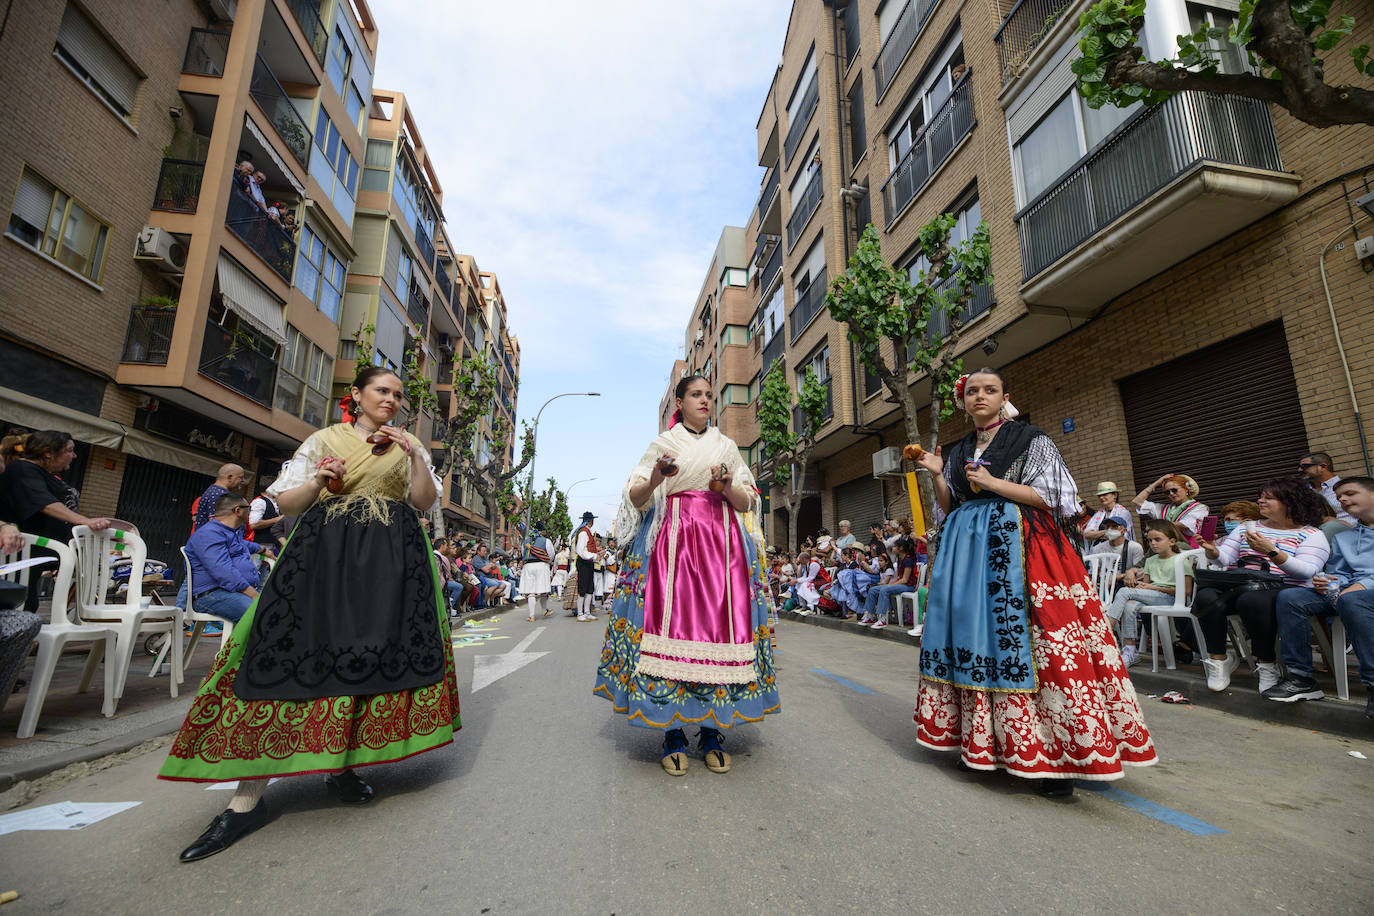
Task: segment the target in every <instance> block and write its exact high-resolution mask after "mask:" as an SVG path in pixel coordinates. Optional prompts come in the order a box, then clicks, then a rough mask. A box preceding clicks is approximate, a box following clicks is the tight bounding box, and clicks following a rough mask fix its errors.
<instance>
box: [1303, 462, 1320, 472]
mask: <svg viewBox="0 0 1374 916" xmlns="http://www.w3.org/2000/svg"><path fill="white" fill-rule="evenodd" d="M1316 466H1317V463H1316V462H1315V461H1309V462H1308V463H1307V464H1300V465H1298V470H1299V471H1305V470H1307V469H1308V468H1314V467H1316Z"/></svg>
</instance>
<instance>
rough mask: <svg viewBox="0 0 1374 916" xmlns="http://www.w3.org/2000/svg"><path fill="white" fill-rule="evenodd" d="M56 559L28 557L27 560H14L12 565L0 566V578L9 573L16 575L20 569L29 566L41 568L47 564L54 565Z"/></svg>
mask: <svg viewBox="0 0 1374 916" xmlns="http://www.w3.org/2000/svg"><path fill="white" fill-rule="evenodd" d="M56 562H57V557H29V558H28V559H27V560H15V561H14V562H13V563H5V564H3V565H0V576H8V575H9V574H10V573H17V572H19V571H20V570H21V569H28V568H29V567H31V566H43V565H44V564H47V563H56Z"/></svg>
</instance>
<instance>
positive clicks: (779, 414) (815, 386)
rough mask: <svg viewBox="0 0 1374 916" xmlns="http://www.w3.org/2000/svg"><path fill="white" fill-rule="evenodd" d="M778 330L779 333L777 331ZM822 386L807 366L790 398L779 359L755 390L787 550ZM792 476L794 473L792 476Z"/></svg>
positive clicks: (791, 547) (791, 548)
mask: <svg viewBox="0 0 1374 916" xmlns="http://www.w3.org/2000/svg"><path fill="white" fill-rule="evenodd" d="M779 333H781V332H779ZM826 393H827V391H826V387H825V385H822V384H821V381H820V379H818V378H817V377H816V372H815V370H813V369H812V368H811V367H810V366H807V367H806V372H805V373H804V374H803V376H802V386H801V391H800V392H798V393H797V394H796V396H795V398H794V396H793V392H792V386H790V385H788V384H787V375H786V370H785V369H784V368H783V364H782V361H781V360H779V361H777V362H775V363H773V365H772V366H770V367H769V369H768V372H767V374H766V375H764V377H763V384H762V385H761V386H760V389H759V438H760V439H761V440H762V441H763V449H764V455H765V458H764V461H765V463H766V465H767V466H769V467H771V476H770V478H769V481H768V493H769V495H770V496H771V497H774V498H779V497H780V498H781V500H782V504H783V508H785V509H786V510H787V552H788V554H789V555H791V554H793V553H795V552H796V550H797V506H798V504H799V503H800V502H801V486H802V483H801V482H802V481H803V480H805V479H806V463H807V460H808V459H809V458H810V457H811V448H812V447H813V446H814V445H815V444H816V431H817V430H818V429H820V427H821V422H822V417H823V415H824V413H825V397H826ZM794 402H795V403H796V404H797V405H799V406H800V407H801V416H802V429H801V430H800V431H798V432H794V431H793V429H792V406H793V403H794ZM794 475H795V476H794Z"/></svg>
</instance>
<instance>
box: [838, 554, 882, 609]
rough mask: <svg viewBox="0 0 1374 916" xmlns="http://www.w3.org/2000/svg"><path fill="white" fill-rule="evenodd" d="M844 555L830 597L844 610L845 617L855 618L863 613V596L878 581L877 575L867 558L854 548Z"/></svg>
mask: <svg viewBox="0 0 1374 916" xmlns="http://www.w3.org/2000/svg"><path fill="white" fill-rule="evenodd" d="M846 555H847V559H846V562H845V564H844V568H843V569H840V570H839V571H838V572H836V573H835V583H834V584H833V585H832V586H831V587H830V597H831V598H832V599H834V601H835V603H836V604H838V605H840V607H841V608H843V609H844V611H845V614H844V616H845V617H857V616H858V615H859V614H860V613H861V612H862V611H863V598H864V595H865V594H867V592H868V588H869V586H871V585H873V584H874V583H875V582H877V581H878V574H877V572H875V571H873V570H872V569H870V566H869V563H870V561H869V559H868V557H867V556H864V555H863V554H860V553H859V551H858V550H857V549H856V548H851V549H850V550H849V551H846Z"/></svg>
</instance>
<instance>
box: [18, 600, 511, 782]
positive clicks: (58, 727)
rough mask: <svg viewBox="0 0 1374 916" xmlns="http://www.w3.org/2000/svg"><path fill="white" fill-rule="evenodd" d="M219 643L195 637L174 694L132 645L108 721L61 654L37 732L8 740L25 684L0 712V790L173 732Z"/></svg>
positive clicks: (26, 669)
mask: <svg viewBox="0 0 1374 916" xmlns="http://www.w3.org/2000/svg"><path fill="white" fill-rule="evenodd" d="M512 607H514V605H510V604H507V605H501V606H498V607H495V608H485V609H483V610H480V611H471V612H468V613H466V614H463V615H461V616H458V617H453V618H450V622H451V623H452V625H453V627H454V628H455V629H456V628H457V627H460V626H462V625H463V623H464V622H465V621H468V620H480V619H483V618H486V617H494V616H496V615H498V614H502V613H505V612H506V611H508V610H510V609H511V608H512ZM219 644H220V638H219V636H214V637H204V638H202V639H201V641H200V643H199V644H198V645H197V646H196V652H195V655H194V656H192V658H191V662H190V664H188V665H187V666H186V680H185V682H184V683H183V684H182V685H181V688H180V691H179V693H180V696H177V697H173V696H172V695H171V690H170V685H169V683H168V677H167V675H161V676H159V677H148V670H149V669H150V668H151V667H152V664H153V659H152V656H150V655H147V654H146V653H144V652H143V650H142V648H139V649H137V650H135V652H134V658H133V664H132V665H131V666H130V667H129V678H128V681H127V683H126V684H125V687H124V696H123V697H122V698H121V699H120V701H119V707H118V709H116V710H115V716H114V718H112V719H106V718H105V717H104V716H102V715H101V714H100V706H101V703H102V702H103V695H102V693H101V685H102V684H103V681H102V679H101V678H100V677H99V676H97V677H96V678H95V680H94V681H93V682H92V684H91V690H90V692H89V693H84V694H80V693H77V692H76V688H77V685H78V684H79V683H80V681H81V670H82V668H83V667H84V666H85V664H86V651H85V646H84V645H83V646H82V647H80V648H81V650H82V651H79V652H73V653H65V654H63V656H62V658H61V659H59V660H58V663H57V670H56V671H55V672H54V673H53V678H52V683H51V685H50V686H49V687H48V696H47V702H45V703H44V704H43V713H42V715H41V717H40V718H39V720H38V731H37V732H36V733H35V734H34V736H33V737H32V738H28V739H26V740H20V739H19V738H16V737H15V732H16V731H18V729H19V717H20V716H21V715H22V714H23V711H24V703H25V702H26V701H27V700H28V698H29V695H28V690H27V689H22V690H18V691H16V692H15V693H14V694H13V695H12V696H11V697H10V698H9V701H8V702H7V703H6V704H5V708H4V710H3V711H0V792H4V791H6V790H8V789H9V788H10V787H12V786H13V785H15V784H16V783H18V782H23V781H25V780H32V779H36V778H38V777H40V776H43V775H45V774H47V773H50V772H52V771H53V770H58V769H61V768H62V767H65V766H70V765H72V764H74V763H83V762H85V761H88V760H95V759H97V758H99V757H104V756H105V755H107V754H117V753H120V752H122V751H126V750H128V749H130V748H132V747H135V746H137V745H139V744H142V743H143V742H145V741H150V740H153V739H155V738H160V737H162V736H164V735H170V734H172V733H173V732H175V731H176V730H177V729H178V728H180V727H181V723H182V721H183V720H184V719H185V718H186V711H187V710H188V709H190V708H191V700H192V699H193V698H194V697H195V693H196V687H197V686H198V685H199V684H200V680H201V678H203V677H204V676H205V674H206V672H207V671H209V670H210V664H211V662H213V661H214V658H215V654H216V653H217V652H218V651H219ZM32 671H33V665H32V664H31V663H28V662H26V663H25V665H24V666H23V668H22V669H21V670H20V674H19V676H20V677H22V678H25V679H27V678H29V677H30V676H31V674H32Z"/></svg>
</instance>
